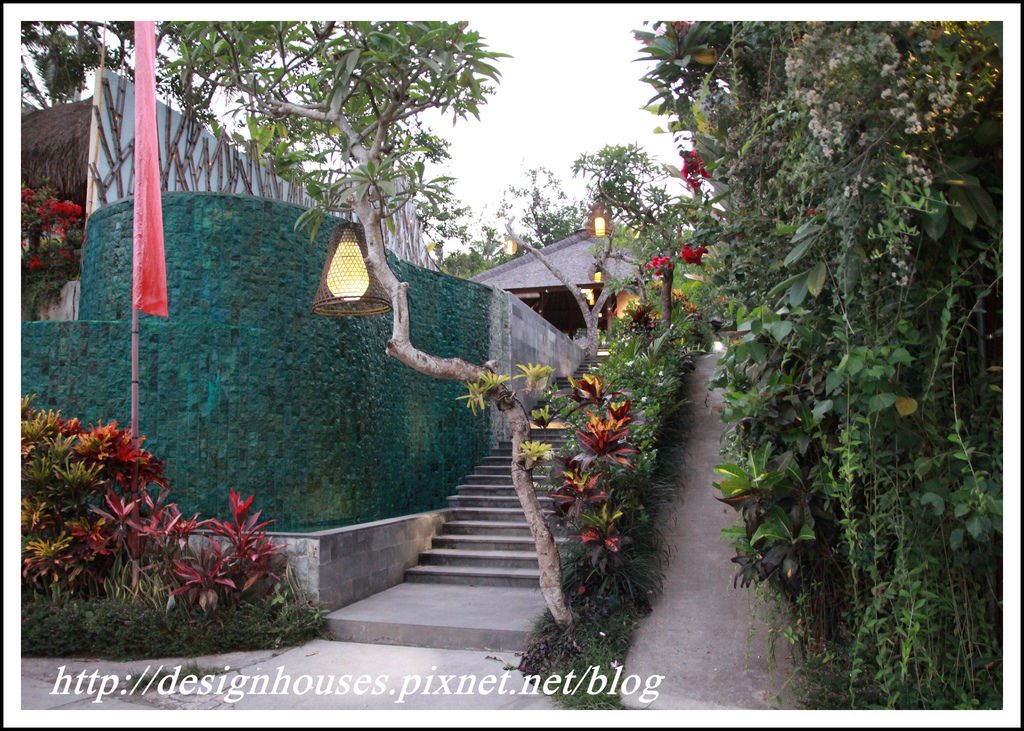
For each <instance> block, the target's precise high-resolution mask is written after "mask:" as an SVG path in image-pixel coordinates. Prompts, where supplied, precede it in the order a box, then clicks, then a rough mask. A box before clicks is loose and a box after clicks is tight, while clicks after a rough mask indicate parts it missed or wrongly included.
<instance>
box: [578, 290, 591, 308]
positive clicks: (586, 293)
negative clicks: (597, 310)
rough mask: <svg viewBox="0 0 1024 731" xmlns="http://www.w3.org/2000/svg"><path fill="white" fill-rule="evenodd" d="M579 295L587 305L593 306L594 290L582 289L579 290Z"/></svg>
mask: <svg viewBox="0 0 1024 731" xmlns="http://www.w3.org/2000/svg"><path fill="white" fill-rule="evenodd" d="M580 294H582V295H583V298H584V299H586V300H587V304H588V305H591V306H593V304H594V290H593V289H591V288H590V287H583V288H581V289H580Z"/></svg>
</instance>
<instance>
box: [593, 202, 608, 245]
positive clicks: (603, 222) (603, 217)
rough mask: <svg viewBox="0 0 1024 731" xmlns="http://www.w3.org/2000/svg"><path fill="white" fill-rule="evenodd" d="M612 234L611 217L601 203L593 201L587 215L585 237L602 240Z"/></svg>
mask: <svg viewBox="0 0 1024 731" xmlns="http://www.w3.org/2000/svg"><path fill="white" fill-rule="evenodd" d="M611 232H612V216H611V213H609V212H608V209H607V208H605V205H604V203H602V202H601V201H594V205H592V206H591V207H590V212H589V213H588V214H587V235H588V236H590V237H591V238H595V239H603V238H604V237H606V236H608V235H610V234H611Z"/></svg>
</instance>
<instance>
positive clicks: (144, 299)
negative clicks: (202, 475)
mask: <svg viewBox="0 0 1024 731" xmlns="http://www.w3.org/2000/svg"><path fill="white" fill-rule="evenodd" d="M135 51H136V57H135V135H134V137H135V143H134V148H135V149H134V151H133V153H134V154H133V160H134V170H135V190H134V196H133V198H134V200H133V206H134V211H133V228H132V303H131V305H132V363H131V369H132V374H131V376H132V383H131V439H132V446H133V447H134V448H136V449H138V447H139V312H140V311H142V312H145V313H146V314H148V315H157V316H160V317H167V316H168V310H167V275H166V264H165V260H164V232H163V212H162V210H161V195H160V193H161V191H160V150H159V137H158V134H157V125H156V29H155V23H154V22H153V21H135ZM140 492H141V489H140V485H139V463H138V460H137V459H136V460H135V463H134V466H133V468H132V496H131V498H132V499H133V500H134V499H137V498H138V497H139V494H140ZM132 514H133V517H135V518H137V517H138V504H136V507H135V508H134V509H133V511H132ZM129 550H130V551H131V553H132V555H133V556H135V557H138V555H139V545H138V536H137V534H135V535H134V541H132V543H131V544H130V545H129Z"/></svg>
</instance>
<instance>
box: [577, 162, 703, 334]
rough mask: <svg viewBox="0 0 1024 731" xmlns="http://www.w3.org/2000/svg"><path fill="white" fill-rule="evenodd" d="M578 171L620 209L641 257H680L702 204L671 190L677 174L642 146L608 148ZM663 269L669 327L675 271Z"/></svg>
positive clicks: (631, 246) (663, 313)
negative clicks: (691, 224)
mask: <svg viewBox="0 0 1024 731" xmlns="http://www.w3.org/2000/svg"><path fill="white" fill-rule="evenodd" d="M573 171H574V173H576V174H577V175H578V174H583V175H585V176H587V177H588V178H589V179H590V181H591V185H592V186H593V188H594V190H595V192H596V195H597V196H598V197H599V198H601V199H602V200H604V201H605V202H607V203H608V204H609V205H610V206H612V207H613V208H614V209H615V215H616V219H617V222H618V223H619V224H620V226H619V227H620V230H623V229H627V228H628V229H630V230H631V231H632V232H633V233H634V234H635V238H634V237H633V236H628V237H626V236H624V237H622V240H623V246H624V247H625V246H628V248H629V250H630V251H632V253H633V254H634V256H635V257H636V258H637V259H640V260H643V259H650V258H651V257H653V256H657V255H659V254H660V255H673V254H676V253H678V251H679V248H680V246H681V245H682V240H683V235H684V232H685V231H686V224H687V223H688V221H689V220H690V219H691V218H692V216H693V211H694V208H696V207H697V205H699V203H698V202H695V200H694V199H693V198H691V197H689V196H688V195H686V194H684V193H683V192H682V190H680V191H679V192H673V191H672V189H671V186H672V182H673V179H676V180H678V179H679V176H678V175H674V174H670V173H673V172H676V173H677V172H678V171H672V170H671V169H669V168H668V167H667V166H664V165H661V164H659V163H657V162H656V161H654V160H653V159H652V158H651V156H650V155H648V154H647V153H646V152H644V150H643V149H641V148H640V147H639V146H637V145H608V146H605V147H603V148H601V149H600V150H599V151H597V152H595V153H593V154H585V155H581V156H580V157H579V158H577V160H576V162H575V163H574V164H573ZM669 263H670V262H669ZM660 271H661V278H662V286H661V317H662V322H663V323H664V324H665V326H666V327H667V326H668V325H669V324H671V321H672V319H671V318H672V280H673V276H674V269H673V268H671V267H670V266H668V265H667V264H666V265H663V266H662V267H661V268H660Z"/></svg>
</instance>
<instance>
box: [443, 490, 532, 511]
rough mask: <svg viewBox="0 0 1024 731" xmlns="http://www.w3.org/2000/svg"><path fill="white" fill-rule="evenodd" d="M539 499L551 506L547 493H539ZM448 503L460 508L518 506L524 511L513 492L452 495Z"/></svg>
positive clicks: (517, 507)
mask: <svg viewBox="0 0 1024 731" xmlns="http://www.w3.org/2000/svg"><path fill="white" fill-rule="evenodd" d="M537 501H538V502H539V503H540V505H541V507H542V508H550V507H551V498H550V497H548V496H547V495H538V496H537ZM448 505H449V506H451V507H452V508H454V509H458V508H516V509H518V510H519V511H522V504H521V503H520V502H519V497H518V496H517V495H516V494H515V493H514V492H513V493H511V494H508V493H492V494H490V495H461V494H460V495H450V496H449V497H448Z"/></svg>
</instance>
